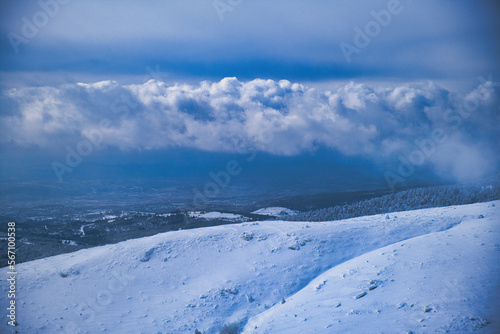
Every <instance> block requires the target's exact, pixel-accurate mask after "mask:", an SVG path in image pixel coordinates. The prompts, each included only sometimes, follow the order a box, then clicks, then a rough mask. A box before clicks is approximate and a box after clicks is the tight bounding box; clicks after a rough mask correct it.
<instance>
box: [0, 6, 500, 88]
mask: <svg viewBox="0 0 500 334" xmlns="http://www.w3.org/2000/svg"><path fill="white" fill-rule="evenodd" d="M54 2H55V3H56V4H57V6H54V5H53V3H54ZM61 2H67V3H66V4H59V2H57V1H55V0H54V1H52V0H42V3H47V4H51V5H47V6H45V8H46V10H45V11H46V12H48V13H49V14H51V15H45V16H44V14H40V11H42V13H43V8H42V7H43V6H41V5H40V4H39V3H38V1H18V0H7V1H2V23H1V24H2V57H1V71H2V77H3V79H4V82H3V84H4V86H5V85H9V84H10V85H19V84H22V83H23V82H25V83H26V84H48V83H51V82H54V83H59V82H61V81H63V82H64V81H66V82H71V81H82V80H94V81H98V80H108V79H122V81H123V80H128V81H131V80H132V81H136V82H137V81H141V79H142V78H143V77H144V76H145V75H147V74H148V69H147V68H148V67H150V68H152V69H154V68H159V69H160V71H162V72H165V73H167V74H168V77H167V76H165V80H167V78H168V79H169V80H182V81H192V80H205V79H211V80H220V79H222V78H224V77H226V76H230V77H231V76H236V77H238V79H245V80H247V79H254V78H271V79H278V80H279V79H288V80H298V81H319V80H321V81H325V80H339V79H351V78H364V79H371V80H388V79H392V80H409V79H411V80H413V79H422V78H423V79H443V80H444V79H451V80H458V79H460V80H470V79H471V78H475V77H476V76H477V75H479V74H484V73H486V72H488V73H490V72H492V71H494V72H495V73H498V72H497V71H498V61H497V58H498V55H499V53H498V47H499V43H498V34H496V32H497V31H498V30H499V29H498V28H499V24H498V23H495V18H496V17H497V16H498V10H497V9H498V5H497V6H495V5H494V3H495V2H494V1H463V0H458V1H451V0H450V1H429V0H428V1H410V0H401V1H372V0H370V1H347V0H344V1H290V0H287V1H283V0H278V1H275V0H271V1H263V0H262V1H259V0H253V1H249V0H232V1H228V0H220V1H212V0H211V1H184V0H182V1H127V0H120V1H117V0H111V1H77V0H73V1H70V0H64V1H62V0H61ZM398 3H399V4H398ZM388 7H390V8H388ZM388 9H389V10H390V9H392V11H391V12H392V13H391V15H390V17H388V18H386V17H384V16H383V15H382V16H381V18H380V20H382V21H383V22H382V25H380V24H379V28H380V29H378V30H377V28H376V27H375V26H373V25H370V22H371V21H374V20H375V18H374V16H373V14H372V11H373V12H375V13H378V14H380V13H381V11H386V12H387V11H388ZM52 16H53V17H52ZM47 17H48V19H46V18H47ZM24 18H26V20H24ZM497 21H498V20H497ZM26 22H28V24H27V23H26ZM29 24H35V26H34V27H35V29H36V30H37V31H35V32H33V31H32V30H30V29H29V28H26V27H25V26H26V25H28V26H29ZM36 24H38V25H39V26H40V27H37V26H36ZM23 27H24V30H23ZM367 27H368V29H372V30H371V34H372V36H373V37H370V36H369V35H367V37H368V39H369V41H368V45H366V46H365V45H364V44H365V41H364V40H362V39H361V40H360V41H361V42H363V44H361V46H362V47H361V48H357V49H358V50H357V51H359V52H354V53H351V54H350V57H349V58H350V62H348V60H347V59H346V57H345V54H344V52H342V48H341V47H340V45H341V43H346V44H349V45H351V46H353V47H356V44H355V37H356V35H357V32H356V31H355V29H356V28H359V29H360V30H361V31H362V32H366V28H367ZM23 32H24V34H23ZM26 33H28V34H26ZM369 34H370V30H369ZM18 37H22V38H24V39H23V40H21V39H19V38H18ZM26 37H27V38H26ZM344 45H345V44H344ZM16 51H17V52H16ZM12 72H23V73H25V74H26V75H23V76H21V75H19V73H16V75H15V76H12V75H8V74H11V73H12ZM34 72H36V75H35V76H33V73H34ZM37 79H38V80H39V81H37Z"/></svg>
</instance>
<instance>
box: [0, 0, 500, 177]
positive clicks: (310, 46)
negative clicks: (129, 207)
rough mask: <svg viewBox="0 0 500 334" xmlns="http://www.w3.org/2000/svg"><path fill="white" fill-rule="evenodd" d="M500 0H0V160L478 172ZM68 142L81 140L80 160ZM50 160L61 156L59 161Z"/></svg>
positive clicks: (487, 142)
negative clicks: (256, 160)
mask: <svg viewBox="0 0 500 334" xmlns="http://www.w3.org/2000/svg"><path fill="white" fill-rule="evenodd" d="M498 9H499V5H497V4H495V1H463V0H458V1H444V0H443V1H410V0H401V1H397V0H388V1H347V0H345V1H319V0H318V1H272V0H269V1H259V0H254V1H250V0H242V1H238V0H231V1H228V0H220V1H218V0H217V1H185V0H183V1H117V0H109V1H76V0H74V1H71V0H64V1H63V0H42V1H17V0H8V1H3V2H2V4H1V15H2V20H1V31H2V36H1V37H2V39H1V58H0V79H1V83H0V88H1V90H2V97H1V100H0V102H1V107H2V108H1V113H0V130H1V132H2V138H1V140H0V149H1V151H2V154H3V156H4V157H5V159H4V161H3V163H2V166H3V167H1V168H2V170H3V173H5V175H8V172H13V171H19V170H21V169H23V168H24V169H26V168H27V169H28V170H38V171H43V172H44V173H45V172H48V174H50V175H51V177H52V178H53V179H54V180H57V179H58V178H59V176H60V175H61V173H63V175H64V176H65V177H66V176H68V177H69V176H70V175H71V176H74V175H78V173H79V171H83V170H84V167H81V166H85V164H87V163H92V164H94V165H99V164H109V163H110V162H109V159H106V156H108V155H109V154H110V152H113V154H112V156H113V157H114V159H113V161H115V162H116V163H118V164H131V161H142V162H141V163H143V162H144V161H143V160H141V159H142V158H143V157H144V156H148V158H147V163H148V164H153V165H154V164H158V165H161V164H163V163H165V162H166V161H169V163H171V159H172V154H173V153H172V152H174V151H175V152H176V153H175V154H174V156H178V152H179V150H180V152H185V155H186V156H187V157H189V156H193V155H196V154H197V153H196V152H198V154H199V156H205V155H206V154H210V155H212V156H216V155H219V156H220V158H219V160H217V159H215V160H217V161H220V164H221V165H224V164H225V162H226V160H227V159H228V158H227V154H233V155H238V154H240V156H241V151H245V152H246V151H255V152H259V153H260V154H261V155H260V157H261V159H264V160H265V159H266V158H262V157H268V158H269V157H275V158H276V159H278V160H279V159H282V160H280V161H281V162H277V160H276V159H274V158H273V159H271V158H269V159H268V161H269V162H270V163H271V161H272V164H274V165H276V166H277V167H276V168H274V169H275V170H277V171H279V170H280V169H282V168H284V166H285V165H287V166H288V165H290V163H291V161H292V162H293V163H297V165H301V166H304V161H310V159H312V160H314V161H321V162H322V163H324V165H332V164H333V165H342V166H345V165H352V166H353V167H355V168H357V169H359V170H365V171H366V170H367V169H369V170H371V171H372V174H373V175H374V178H377V179H381V180H384V178H385V179H386V178H387V172H389V173H392V174H390V175H392V176H391V177H392V178H393V179H394V177H396V180H398V182H399V181H402V182H403V181H405V180H406V179H408V178H410V177H413V176H414V175H419V174H418V173H421V174H420V175H424V176H425V177H427V176H428V175H434V176H435V177H437V178H441V179H442V180H446V181H450V180H466V179H470V178H476V177H482V176H485V175H490V174H492V173H495V172H496V170H497V168H498V165H499V161H498V158H497V156H498V154H497V153H498V147H497V144H496V143H497V142H499V141H500V140H499V139H500V138H499V134H498V130H497V128H496V126H495V124H498V123H499V120H500V117H499V110H498V101H499V98H498V95H499V94H498V84H497V83H496V82H497V81H499V80H500V79H499V78H500V69H499V62H498V56H499V54H500V53H499V46H500V43H499V36H498V33H497V31H500V29H499V28H500V27H499V23H498V22H497V21H498V20H495V19H496V17H497V16H498V13H499V10H498ZM346 50H347V51H346ZM103 121H105V122H107V123H106V125H105V126H104V125H103ZM92 134H93V135H92ZM92 138H93V139H94V141H92ZM442 138H446V139H442ZM89 140H90V142H89ZM82 143H83V144H82ZM89 143H90V144H89ZM85 145H87V146H85ZM89 145H90V146H89ZM426 145H427V146H426ZM85 149H86V151H85ZM79 150H80V151H79ZM70 152H77V153H78V152H80V156H81V157H80V158H81V159H80V160H81V161H79V162H78V163H76V162H75V163H74V164H73V165H75V166H71V163H70V164H68V163H67V160H66V159H67V157H68V154H71V153H70ZM82 152H84V153H85V154H82ZM193 152H194V153H193ZM134 159H135V160H134ZM290 159H292V160H290ZM293 159H296V160H293ZM308 159H309V160H308ZM7 160H8V161H7ZM195 160H196V159H195ZM179 161H186V158H182V159H179ZM53 162H57V163H59V164H60V165H63V166H65V168H66V169H61V168H63V167H61V166H60V165H59V176H57V173H55V174H56V175H54V173H53V168H54V164H53ZM408 162H409V164H410V165H411V166H410V167H412V168H414V169H415V170H416V172H411V173H406V174H409V175H410V176H407V175H403V174H405V173H404V171H403V172H401V171H402V169H401V165H405V164H406V165H408ZM182 164H183V163H180V165H179V166H177V168H179V169H182V168H183V167H182ZM185 165H186V166H188V165H189V167H186V168H187V169H193V170H194V169H197V168H194V167H193V165H192V164H185ZM215 165H217V164H215ZM215 165H211V166H212V167H209V168H208V167H207V168H208V169H210V168H218V167H213V166H215ZM79 166H80V167H79ZM287 168H288V167H287ZM208 169H207V173H208V172H209V171H210V170H208ZM68 170H71V172H69V171H68ZM257 170H258V168H257ZM297 170H299V169H297ZM300 170H301V171H302V172H301V173H305V172H303V171H304V170H305V169H304V168H302V169H300ZM318 170H319V169H318ZM320 170H321V171H322V172H321V173H322V174H321V173H320V174H321V175H327V172H325V170H326V169H325V168H320ZM384 171H385V172H384ZM313 173H314V171H313ZM42 174H43V173H42ZM82 174H84V173H82ZM167 174H168V173H167ZM202 174H203V173H202ZM278 174H279V172H277V173H276V175H278ZM299 174H300V173H299ZM306 174H307V173H306ZM23 175H25V174H23ZM96 175H97V174H96ZM252 175H254V174H252ZM266 175H267V176H271V177H272V173H271V174H270V173H269V168H268V169H267V171H266ZM55 176H57V177H55ZM304 177H307V175H304ZM59 179H60V178H59ZM353 182H356V181H355V180H354V181H353ZM363 182H364V181H363ZM402 182H401V183H402Z"/></svg>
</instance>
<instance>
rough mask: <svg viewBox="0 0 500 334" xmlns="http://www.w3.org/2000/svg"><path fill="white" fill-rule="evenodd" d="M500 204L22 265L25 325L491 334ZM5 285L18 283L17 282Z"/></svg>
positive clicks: (75, 329)
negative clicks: (464, 331)
mask: <svg viewBox="0 0 500 334" xmlns="http://www.w3.org/2000/svg"><path fill="white" fill-rule="evenodd" d="M499 211H500V201H496V202H488V203H478V204H471V205H463V206H456V207H454V206H450V207H441V208H433V209H422V210H415V211H406V212H399V213H392V214H389V215H388V216H387V215H385V214H383V215H375V216H365V217H358V218H353V219H347V220H343V221H332V222H288V221H265V222H248V223H240V224H232V225H222V226H214V227H206V228H199V229H192V230H182V231H175V232H167V233H161V234H158V235H155V236H151V237H145V238H140V239H133V240H128V241H124V242H120V243H118V244H113V245H106V246H100V247H95V248H90V249H84V250H80V251H78V252H74V253H69V254H62V255H58V256H54V257H49V258H45V259H41V260H36V261H31V262H27V263H23V264H20V265H19V266H18V268H17V270H18V286H17V288H18V291H19V295H18V299H17V305H18V310H17V311H18V322H19V325H18V327H16V329H17V330H18V331H19V332H20V333H100V332H108V333H195V332H196V331H198V332H200V333H219V332H223V333H234V332H237V331H239V330H241V329H242V328H243V327H244V326H246V327H245V332H247V333H254V332H255V333H280V332H282V333H305V332H317V333H329V332H335V333H339V332H346V333H349V332H350V333H352V332H353V330H357V329H360V330H361V332H363V328H365V329H366V326H370V327H368V328H371V329H376V330H375V331H372V330H370V332H383V333H392V332H395V333H398V332H401V330H404V331H406V332H409V331H411V332H414V333H421V332H422V333H423V332H426V333H428V332H433V331H441V330H442V329H449V330H450V331H452V332H453V331H458V330H466V331H472V330H478V331H480V332H481V331H482V332H485V333H487V332H488V331H489V330H491V329H493V328H495V326H498V324H497V323H496V321H498V320H497V319H496V318H494V317H493V314H492V312H493V308H492V306H491V305H490V303H493V302H494V301H495V300H496V299H495V298H496V294H497V292H498V286H499V283H500V279H499V277H500V275H499V274H500V268H499V266H498V261H497V260H498V255H499V252H500V247H499V244H498V240H500V238H499V237H500V224H499V217H500V212H499ZM0 272H1V275H3V277H6V275H7V274H6V268H3V269H1V270H0ZM0 285H1V288H2V291H7V290H8V289H7V288H8V287H7V281H6V280H2V281H1V283H0ZM372 286H376V288H373V289H372V290H370V289H371V287H372ZM365 292H366V293H367V294H366V295H363V296H361V297H358V298H357V299H356V296H360V295H361V294H363V293H365ZM2 298H3V299H1V302H2V305H1V306H2V307H6V302H7V301H6V300H5V296H2ZM333 304H335V305H333ZM338 304H340V305H338ZM337 305H338V307H336V306H337ZM412 305H413V306H412ZM4 309H5V308H4ZM427 309H429V310H427ZM1 326H2V327H0V328H1V330H2V332H6V333H13V332H14V331H13V330H12V327H8V326H7V325H6V324H5V323H2V324H1ZM256 326H257V328H255V327H256ZM363 326H365V327H363ZM371 326H373V327H371ZM334 329H335V330H334Z"/></svg>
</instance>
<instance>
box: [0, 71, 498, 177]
mask: <svg viewBox="0 0 500 334" xmlns="http://www.w3.org/2000/svg"><path fill="white" fill-rule="evenodd" d="M496 89H497V88H496V87H495V84H494V83H493V82H492V81H491V80H482V81H481V82H478V85H477V87H476V88H475V89H473V90H471V91H470V92H467V93H462V92H453V91H449V90H447V89H444V88H442V87H440V86H438V85H436V84H435V83H433V82H426V83H418V84H412V85H405V86H390V87H370V86H368V85H365V84H361V83H354V82H351V83H348V84H346V85H344V86H341V87H339V88H337V89H335V90H332V91H328V90H324V91H322V90H318V89H314V88H309V87H306V86H304V85H301V84H298V83H291V82H289V81H287V80H280V81H273V80H262V79H256V80H252V81H246V82H242V81H239V80H238V79H236V78H225V79H223V80H221V81H219V82H207V81H204V82H201V83H199V84H197V85H186V84H167V83H165V82H160V81H157V80H150V81H148V82H146V83H144V84H134V85H125V86H124V85H120V84H119V83H117V82H114V81H103V82H97V83H91V84H83V83H78V84H69V85H62V86H58V87H30V88H23V89H10V90H6V91H4V92H3V93H2V97H1V102H2V110H3V111H2V114H1V115H0V131H1V132H2V136H1V142H0V143H1V145H2V146H3V147H7V146H8V147H28V148H36V149H38V150H42V151H43V150H64V148H65V147H67V146H70V147H76V146H77V145H78V144H79V143H82V141H90V142H91V143H92V144H93V145H95V149H99V150H105V149H106V148H110V147H114V148H119V149H120V150H123V151H129V152H130V151H134V150H157V149H168V148H173V147H177V148H178V147H181V148H193V149H199V150H203V151H210V152H233V153H234V152H242V151H248V150H255V151H258V152H266V153H270V154H274V155H282V156H293V155H298V154H302V153H305V152H312V151H315V150H318V149H324V148H326V149H331V150H335V151H337V152H340V153H341V154H342V155H345V156H362V157H365V158H367V159H371V160H374V161H377V162H380V163H387V162H388V161H409V162H410V163H411V164H413V165H414V166H421V165H426V166H429V167H430V168H432V170H433V171H434V172H436V173H437V174H441V175H447V174H451V175H453V176H455V177H456V178H458V179H465V178H468V177H471V176H473V177H477V176H481V175H483V174H485V173H488V172H491V171H492V170H493V169H494V168H496V166H497V165H498V158H497V155H498V149H497V143H498V142H499V139H500V138H499V137H500V136H499V133H498V124H500V122H499V121H500V116H499V114H500V113H499V109H498V94H497V91H496Z"/></svg>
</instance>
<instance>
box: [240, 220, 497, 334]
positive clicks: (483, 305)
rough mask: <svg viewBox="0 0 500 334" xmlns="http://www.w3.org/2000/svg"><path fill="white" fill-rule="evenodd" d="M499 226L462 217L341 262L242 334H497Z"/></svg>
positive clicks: (495, 222)
mask: <svg viewBox="0 0 500 334" xmlns="http://www.w3.org/2000/svg"><path fill="white" fill-rule="evenodd" d="M499 227H500V226H499V220H498V216H489V217H487V218H484V219H467V220H464V221H463V222H462V223H461V224H460V225H458V226H456V227H454V228H452V229H450V230H447V231H443V232H435V233H430V234H427V235H423V236H419V237H415V238H412V239H409V240H406V241H403V242H398V243H395V244H392V245H390V246H387V247H383V248H380V249H377V250H375V251H372V252H369V253H367V254H364V255H362V256H359V257H357V258H355V259H352V260H350V261H347V262H345V263H342V264H340V265H338V266H336V267H334V268H332V269H330V270H329V271H327V272H326V273H324V274H322V275H320V276H319V277H318V278H316V279H314V280H313V281H312V282H311V283H310V284H308V285H307V286H306V287H305V288H303V289H302V290H300V291H299V292H298V293H296V294H295V295H293V296H291V297H290V298H288V299H287V300H286V301H285V303H283V304H278V305H276V306H274V307H273V308H271V309H270V310H268V311H266V312H264V313H262V314H259V315H257V316H256V317H254V318H252V319H250V321H249V322H248V324H247V326H246V327H245V331H244V333H327V332H331V333H409V332H412V333H429V332H440V333H445V332H446V333H448V332H452V333H456V332H462V333H469V332H472V331H476V330H480V329H484V330H485V332H490V333H500V327H499V326H498V323H496V324H494V325H492V326H491V327H489V328H488V326H489V325H491V324H489V322H490V321H491V320H492V319H493V318H494V317H495V316H498V315H500V314H499V313H498V310H499V309H498V306H499V304H498V302H497V303H496V304H495V303H494V300H495V298H498V297H500V295H499V290H498V288H499V283H500V275H499V274H500V261H499V260H500V257H499V251H500V247H499V243H500V228H499ZM496 320H498V319H496Z"/></svg>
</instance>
